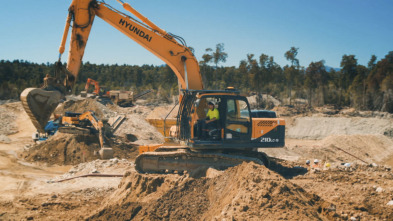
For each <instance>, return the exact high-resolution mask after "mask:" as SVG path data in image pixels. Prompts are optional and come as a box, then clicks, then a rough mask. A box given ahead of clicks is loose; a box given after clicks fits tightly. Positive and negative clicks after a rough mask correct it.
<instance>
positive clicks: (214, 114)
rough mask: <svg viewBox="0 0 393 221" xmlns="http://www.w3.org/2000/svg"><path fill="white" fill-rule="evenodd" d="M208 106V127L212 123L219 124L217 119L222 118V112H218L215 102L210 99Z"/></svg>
mask: <svg viewBox="0 0 393 221" xmlns="http://www.w3.org/2000/svg"><path fill="white" fill-rule="evenodd" d="M208 107H209V111H208V112H207V114H206V121H205V123H206V126H207V128H208V126H209V124H210V125H213V124H217V120H219V119H220V113H219V112H218V109H217V108H215V107H214V103H213V102H211V101H210V102H209V103H208ZM213 126H214V125H213Z"/></svg>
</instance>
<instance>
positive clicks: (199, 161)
mask: <svg viewBox="0 0 393 221" xmlns="http://www.w3.org/2000/svg"><path fill="white" fill-rule="evenodd" d="M160 149H161V150H160ZM163 149H165V147H164V148H159V149H157V151H155V152H145V153H143V154H141V155H139V156H138V157H137V158H136V159H135V169H136V170H137V171H138V172H140V173H174V172H177V173H183V172H184V171H188V172H191V171H194V170H197V169H199V168H209V167H212V168H215V169H219V170H223V169H226V168H228V167H233V166H236V165H238V164H241V163H243V162H255V163H257V164H261V165H265V164H266V163H268V161H267V158H266V159H263V158H262V159H260V157H259V156H260V155H259V154H258V153H256V154H255V157H250V156H247V155H246V156H244V155H240V154H236V155H234V154H224V153H214V152H193V151H191V150H189V149H182V148H179V149H173V151H170V150H169V151H168V149H165V150H164V151H163ZM264 162H265V163H264Z"/></svg>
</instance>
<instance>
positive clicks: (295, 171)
mask: <svg viewBox="0 0 393 221" xmlns="http://www.w3.org/2000/svg"><path fill="white" fill-rule="evenodd" d="M269 169H270V170H273V171H274V172H276V173H278V174H280V175H281V176H283V177H284V178H285V179H292V178H294V177H296V176H299V175H304V174H306V173H307V168H304V167H300V166H290V165H288V166H287V165H285V161H284V160H280V159H277V158H272V157H270V165H269Z"/></svg>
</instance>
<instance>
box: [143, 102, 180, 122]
mask: <svg viewBox="0 0 393 221" xmlns="http://www.w3.org/2000/svg"><path fill="white" fill-rule="evenodd" d="M172 109H173V110H172ZM171 110H172V112H170V111H171ZM177 112H179V105H176V107H174V105H165V106H159V107H156V108H154V110H152V111H151V112H150V113H149V114H148V115H147V116H146V118H147V119H156V118H158V119H165V117H166V116H167V115H168V114H169V115H168V118H176V116H177Z"/></svg>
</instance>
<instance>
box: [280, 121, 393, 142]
mask: <svg viewBox="0 0 393 221" xmlns="http://www.w3.org/2000/svg"><path fill="white" fill-rule="evenodd" d="M287 128H288V130H287V133H286V137H287V138H293V139H323V138H325V137H327V136H329V135H354V134H384V132H385V131H388V130H389V129H392V128H393V120H392V119H389V118H387V119H381V118H360V117H352V118H347V117H316V116H313V117H298V118H295V119H294V121H293V123H292V125H288V126H287Z"/></svg>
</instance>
